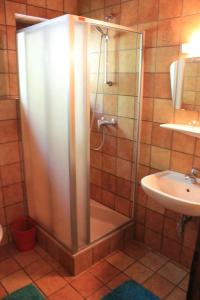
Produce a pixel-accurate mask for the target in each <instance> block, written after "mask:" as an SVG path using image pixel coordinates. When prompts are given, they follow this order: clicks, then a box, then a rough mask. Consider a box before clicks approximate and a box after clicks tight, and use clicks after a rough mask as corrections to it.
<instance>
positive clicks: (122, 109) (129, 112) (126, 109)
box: [118, 96, 134, 118]
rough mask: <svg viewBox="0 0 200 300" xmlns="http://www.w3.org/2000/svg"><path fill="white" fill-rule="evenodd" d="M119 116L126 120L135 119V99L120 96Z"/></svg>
mask: <svg viewBox="0 0 200 300" xmlns="http://www.w3.org/2000/svg"><path fill="white" fill-rule="evenodd" d="M118 116H120V117H126V118H133V117H134V97H130V96H118Z"/></svg>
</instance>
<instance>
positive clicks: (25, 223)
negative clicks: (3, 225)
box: [11, 217, 36, 251]
mask: <svg viewBox="0 0 200 300" xmlns="http://www.w3.org/2000/svg"><path fill="white" fill-rule="evenodd" d="M11 232H12V235H13V238H14V241H15V243H16V246H17V249H18V250H19V251H28V250H31V249H33V248H34V246H35V242H36V227H35V222H34V221H33V219H31V218H30V217H21V218H19V219H17V220H16V221H14V222H13V223H12V224H11Z"/></svg>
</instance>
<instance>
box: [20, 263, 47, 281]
mask: <svg viewBox="0 0 200 300" xmlns="http://www.w3.org/2000/svg"><path fill="white" fill-rule="evenodd" d="M24 270H25V271H26V272H27V273H28V275H29V276H30V277H31V278H32V279H33V280H38V279H39V278H41V277H44V275H46V274H47V273H49V272H50V271H52V267H51V266H50V265H49V264H48V263H47V262H46V261H44V260H43V259H42V258H40V259H39V260H36V261H35V262H33V263H32V264H30V265H28V266H26V267H25V268H24Z"/></svg>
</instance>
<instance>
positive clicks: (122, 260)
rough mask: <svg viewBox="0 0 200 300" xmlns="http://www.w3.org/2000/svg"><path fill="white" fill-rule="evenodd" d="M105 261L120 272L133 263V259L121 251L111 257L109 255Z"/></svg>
mask: <svg viewBox="0 0 200 300" xmlns="http://www.w3.org/2000/svg"><path fill="white" fill-rule="evenodd" d="M106 260H107V261H108V262H109V263H110V264H112V265H113V266H115V267H116V268H118V269H120V270H121V271H123V270H124V269H126V268H127V267H128V266H130V265H131V264H133V263H134V262H135V260H134V259H133V258H131V257H130V256H128V255H126V254H125V253H124V252H122V251H117V252H116V253H114V254H113V255H110V256H109V257H108V258H106Z"/></svg>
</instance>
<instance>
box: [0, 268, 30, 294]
mask: <svg viewBox="0 0 200 300" xmlns="http://www.w3.org/2000/svg"><path fill="white" fill-rule="evenodd" d="M1 283H2V285H3V286H4V288H5V289H6V290H7V291H8V293H11V292H13V291H15V290H17V289H20V288H22V287H23V286H25V285H27V284H30V283H32V280H31V278H30V277H29V276H28V275H27V274H26V273H25V272H24V271H22V270H20V271H17V272H15V273H12V274H11V275H9V276H7V277H5V278H3V279H2V280H1Z"/></svg>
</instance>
